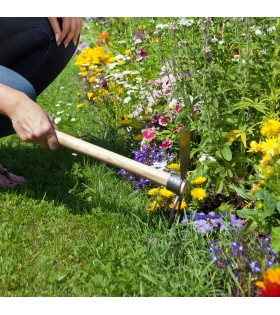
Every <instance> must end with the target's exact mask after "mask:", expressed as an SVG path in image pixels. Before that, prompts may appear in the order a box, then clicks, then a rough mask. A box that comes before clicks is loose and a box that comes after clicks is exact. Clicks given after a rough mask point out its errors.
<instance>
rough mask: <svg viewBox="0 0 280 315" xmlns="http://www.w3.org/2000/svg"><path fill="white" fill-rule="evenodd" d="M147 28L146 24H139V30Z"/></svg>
mask: <svg viewBox="0 0 280 315" xmlns="http://www.w3.org/2000/svg"><path fill="white" fill-rule="evenodd" d="M145 28H146V25H139V26H138V30H144V29H145Z"/></svg>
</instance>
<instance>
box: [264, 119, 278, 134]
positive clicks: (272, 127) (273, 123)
mask: <svg viewBox="0 0 280 315" xmlns="http://www.w3.org/2000/svg"><path fill="white" fill-rule="evenodd" d="M279 133H280V121H279V120H278V119H270V120H268V121H266V122H264V123H263V125H262V127H261V134H262V135H263V136H265V137H273V136H277V135H278V134H279Z"/></svg>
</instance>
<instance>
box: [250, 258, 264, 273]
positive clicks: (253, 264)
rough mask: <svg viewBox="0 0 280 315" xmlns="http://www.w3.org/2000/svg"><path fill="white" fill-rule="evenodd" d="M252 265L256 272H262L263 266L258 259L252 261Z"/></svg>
mask: <svg viewBox="0 0 280 315" xmlns="http://www.w3.org/2000/svg"><path fill="white" fill-rule="evenodd" d="M250 267H251V268H252V270H253V271H255V272H261V271H262V270H261V267H260V264H259V262H258V261H257V260H255V261H253V262H251V263H250Z"/></svg>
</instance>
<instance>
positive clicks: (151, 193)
mask: <svg viewBox="0 0 280 315" xmlns="http://www.w3.org/2000/svg"><path fill="white" fill-rule="evenodd" d="M158 190H159V189H158V188H152V189H150V190H149V191H148V192H147V194H148V195H150V196H153V195H155V194H157V193H158Z"/></svg>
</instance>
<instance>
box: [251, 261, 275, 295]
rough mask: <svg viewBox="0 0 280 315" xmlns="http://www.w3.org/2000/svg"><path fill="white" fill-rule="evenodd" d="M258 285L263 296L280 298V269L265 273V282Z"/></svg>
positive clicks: (257, 283)
mask: <svg viewBox="0 0 280 315" xmlns="http://www.w3.org/2000/svg"><path fill="white" fill-rule="evenodd" d="M256 285H257V286H258V287H259V288H260V289H261V296H267V297H276V296H278V297H280V268H279V267H272V268H269V269H268V270H267V271H266V272H263V281H258V282H256Z"/></svg>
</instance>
